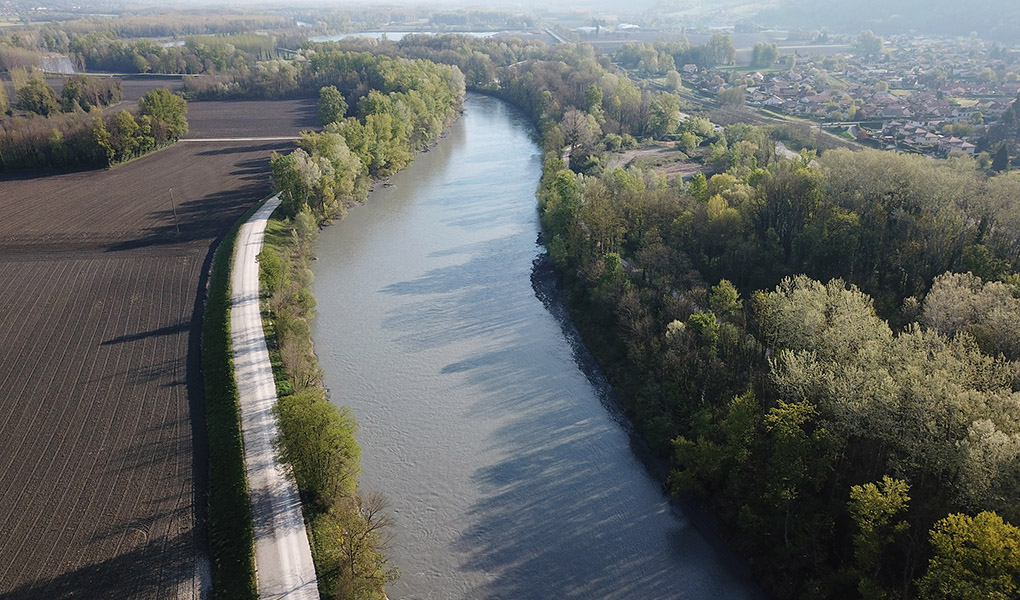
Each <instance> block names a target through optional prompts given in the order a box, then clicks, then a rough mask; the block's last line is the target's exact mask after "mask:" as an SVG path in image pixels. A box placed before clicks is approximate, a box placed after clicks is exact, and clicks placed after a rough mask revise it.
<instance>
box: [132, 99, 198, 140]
mask: <svg viewBox="0 0 1020 600" xmlns="http://www.w3.org/2000/svg"><path fill="white" fill-rule="evenodd" d="M138 105H139V106H140V107H141V114H142V115H143V116H149V117H151V118H152V137H153V138H155V143H156V145H157V146H162V145H164V144H167V143H169V142H174V141H177V140H178V139H179V138H180V137H181V136H182V135H184V134H185V133H188V119H187V116H186V115H187V113H188V103H187V102H186V101H185V100H184V98H182V97H180V96H178V95H176V94H174V93H172V92H171V91H170V90H168V89H166V88H157V89H154V90H152V91H150V92H147V93H146V94H145V95H144V96H142V98H141V99H140V100H139V101H138Z"/></svg>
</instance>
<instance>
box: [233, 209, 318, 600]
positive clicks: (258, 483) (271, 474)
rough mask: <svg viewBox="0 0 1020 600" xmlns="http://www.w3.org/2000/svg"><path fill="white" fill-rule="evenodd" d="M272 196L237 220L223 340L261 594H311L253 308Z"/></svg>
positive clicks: (311, 578) (312, 598)
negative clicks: (235, 400)
mask: <svg viewBox="0 0 1020 600" xmlns="http://www.w3.org/2000/svg"><path fill="white" fill-rule="evenodd" d="M279 205H280V199H279V196H274V197H273V198H272V199H271V200H269V201H267V202H266V203H265V204H264V205H263V206H262V208H260V209H259V210H258V211H257V212H256V213H255V214H254V215H253V216H252V218H251V219H249V220H248V222H247V223H245V224H244V225H243V226H242V227H241V231H240V232H239V233H238V236H237V248H236V250H235V254H234V269H233V272H232V273H231V279H230V284H231V292H230V293H231V309H230V342H231V345H232V348H233V354H234V374H235V376H236V377H237V391H238V395H239V397H240V405H241V428H242V431H243V434H244V462H245V468H246V470H247V473H248V487H249V489H250V493H251V503H252V519H253V521H254V525H255V568H256V570H257V572H258V589H259V598H261V599H263V600H268V599H277V598H286V599H288V600H319V590H318V586H317V583H316V579H315V567H314V565H313V564H312V553H311V549H310V548H309V546H308V534H307V532H306V531H305V523H304V520H303V519H302V516H301V500H300V498H299V496H298V491H297V486H296V485H295V483H294V479H293V477H292V476H290V475H289V474H288V473H287V471H285V470H284V468H283V466H282V465H280V463H279V462H277V460H276V451H275V450H274V448H273V441H274V440H275V439H276V437H277V424H276V417H275V416H274V415H273V413H272V408H273V405H275V404H276V383H275V381H274V379H273V368H272V366H271V365H270V363H269V351H268V350H267V349H266V338H265V335H264V333H263V331H262V315H261V314H260V312H259V266H258V262H257V261H256V257H257V256H258V253H259V252H260V251H261V250H262V242H263V240H264V239H265V229H266V221H267V219H268V218H269V215H270V214H272V212H273V210H275V209H276V207H277V206H279Z"/></svg>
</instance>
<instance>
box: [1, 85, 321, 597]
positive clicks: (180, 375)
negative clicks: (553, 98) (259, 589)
mask: <svg viewBox="0 0 1020 600" xmlns="http://www.w3.org/2000/svg"><path fill="white" fill-rule="evenodd" d="M204 104H205V105H206V108H207V109H208V111H209V112H208V113H206V114H209V113H211V114H213V115H215V114H219V115H221V117H220V121H217V118H216V117H215V116H212V117H208V118H207V120H206V121H204V122H203V121H202V118H201V115H202V114H203V110H205V109H203V108H199V107H200V106H201V105H202V104H201V103H195V104H192V105H189V109H191V110H193V111H194V112H193V113H192V114H196V113H197V114H198V115H199V116H200V118H199V119H198V121H197V123H199V124H201V123H207V124H201V125H198V126H196V125H192V131H193V133H194V134H198V135H201V136H202V137H212V136H213V134H212V133H208V132H207V131H205V130H203V128H206V127H208V128H209V130H211V131H213V132H216V133H215V135H221V133H219V132H220V131H222V128H226V129H231V130H233V128H236V127H238V126H237V125H236V124H234V123H235V121H234V120H233V119H231V118H227V117H228V116H230V115H231V114H232V113H231V111H230V110H226V109H223V108H220V107H212V106H211V105H210V103H204ZM231 104H234V105H235V106H236V104H237V103H231ZM231 104H227V106H228V107H229V106H230V105H231ZM313 104H314V103H313ZM250 108H251V110H252V111H257V113H258V115H259V116H260V118H259V119H258V120H252V119H248V118H247V117H248V116H250V115H242V117H243V118H242V120H241V122H244V121H247V122H251V123H253V124H258V123H265V124H269V123H284V124H291V123H293V122H294V118H293V115H291V111H292V109H293V104H292V103H275V102H258V103H253V104H252V106H251V107H250ZM256 126H257V125H253V126H252V128H250V129H248V130H247V131H244V132H243V133H244V136H246V137H254V136H258V135H262V132H261V131H258V130H255V127H256ZM266 126H268V125H266ZM302 126H303V125H302ZM218 127H219V128H221V129H217V128H218ZM277 127H278V129H277V131H279V132H281V133H282V134H284V135H292V134H295V133H296V132H297V129H299V128H300V127H297V126H294V127H293V128H291V129H288V127H291V125H277ZM238 131H239V133H240V130H238ZM289 147H290V144H288V143H244V144H236V143H235V144H209V143H202V144H194V143H193V144H178V145H176V146H174V147H171V148H169V149H166V150H163V151H161V152H157V153H155V154H152V155H149V156H147V157H144V158H142V159H139V160H136V161H134V162H131V163H128V164H125V165H121V166H119V167H116V168H114V169H112V170H109V171H91V172H80V173H66V174H57V175H49V176H46V175H38V174H37V175H34V176H33V175H20V176H16V177H14V178H12V177H10V176H8V177H7V178H6V179H4V178H0V214H2V215H4V218H3V219H0V311H2V312H0V314H2V321H0V347H2V348H3V352H2V353H0V385H2V389H3V390H4V392H5V393H4V394H3V396H0V440H3V444H0V555H2V556H3V560H2V561H0V599H2V600H14V599H18V600H20V599H23V598H24V599H36V598H38V599H40V600H43V599H46V600H50V599H65V598H66V599H70V598H143V599H149V598H152V599H164V598H166V599H178V598H186V599H192V598H195V599H197V598H200V597H202V595H203V588H204V587H206V586H207V585H208V575H207V574H208V565H207V560H206V559H205V547H206V540H205V530H204V510H205V502H206V499H205V486H206V479H207V460H208V457H207V454H206V440H205V404H204V398H203V396H202V392H201V389H202V388H201V375H200V372H199V354H198V353H199V345H198V344H199V332H200V325H201V316H202V314H201V306H200V303H199V302H198V301H199V300H200V299H201V298H202V296H203V294H204V286H205V276H206V272H207V270H208V264H209V260H210V258H211V248H212V246H213V245H214V243H215V241H216V240H217V239H218V238H219V237H221V236H222V235H223V234H224V233H225V232H226V231H227V230H228V229H229V227H230V225H231V224H232V223H233V222H234V221H235V220H236V219H237V218H238V217H239V216H240V215H241V214H243V213H244V211H245V210H246V209H247V208H249V207H250V206H251V205H252V203H253V202H255V201H256V200H258V199H260V198H262V197H264V196H265V195H266V194H267V193H268V192H269V177H268V170H269V165H268V157H269V154H270V153H271V152H272V151H273V150H286V149H287V148H289ZM171 187H172V188H173V199H174V205H171V202H170V200H171V199H170V194H169V189H170V188H171ZM174 208H176V222H175V217H174ZM206 591H207V590H206Z"/></svg>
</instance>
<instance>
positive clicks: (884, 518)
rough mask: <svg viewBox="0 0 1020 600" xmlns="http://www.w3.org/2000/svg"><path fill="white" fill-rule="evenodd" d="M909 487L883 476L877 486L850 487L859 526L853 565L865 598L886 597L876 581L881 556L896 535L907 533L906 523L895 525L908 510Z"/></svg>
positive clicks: (852, 505) (853, 508) (856, 523)
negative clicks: (895, 520)
mask: <svg viewBox="0 0 1020 600" xmlns="http://www.w3.org/2000/svg"><path fill="white" fill-rule="evenodd" d="M909 491H910V486H909V485H908V484H907V482H905V481H902V480H900V479H893V478H891V477H889V476H888V475H883V476H882V480H881V481H879V482H878V483H877V484H875V483H865V484H864V485H855V486H853V487H851V488H850V502H849V504H848V505H847V507H848V509H849V510H850V516H851V517H853V520H854V524H855V525H856V527H857V533H855V534H854V562H855V563H856V566H855V570H856V571H857V576H858V578H859V579H858V584H857V586H858V591H859V592H860V593H861V597H862V598H881V597H883V596H885V595H886V594H885V593H884V590H882V589H881V588H880V586H879V584H878V582H877V579H878V575H879V570H880V569H881V567H882V553H883V551H884V550H885V548H886V547H887V546H888V545H889V544H891V543H892V541H893V537H894V535H896V534H897V533H901V532H904V531H906V530H907V529H908V528H909V525H908V524H907V522H906V521H899V522H896V523H893V519H894V518H895V517H896V515H898V514H900V513H902V512H903V511H905V510H907V505H908V503H909V502H910V496H908V495H907V492H909Z"/></svg>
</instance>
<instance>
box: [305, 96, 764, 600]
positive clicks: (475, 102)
mask: <svg viewBox="0 0 1020 600" xmlns="http://www.w3.org/2000/svg"><path fill="white" fill-rule="evenodd" d="M540 175H541V152H540V149H539V148H538V146H537V145H536V143H535V141H534V140H533V138H532V129H531V127H530V125H529V123H528V122H527V120H526V119H525V118H524V117H523V116H522V115H521V114H519V113H518V112H517V111H515V110H514V109H513V108H512V107H510V106H508V105H506V104H504V103H502V102H500V101H498V100H495V99H493V98H489V97H484V96H475V95H471V96H469V97H468V100H467V102H466V109H465V112H464V115H463V117H462V118H461V119H460V120H459V121H458V122H457V123H456V124H455V125H454V126H453V127H452V128H451V129H450V131H449V132H448V134H447V136H446V137H445V139H443V140H442V141H441V142H440V143H439V145H438V146H436V147H435V148H433V149H432V150H431V151H429V152H428V153H425V154H423V155H421V156H419V157H418V158H417V159H416V160H415V162H414V163H413V164H412V165H411V166H410V167H409V168H408V169H406V170H405V171H403V172H401V173H399V174H398V175H396V176H394V177H393V178H392V180H391V181H390V182H389V184H384V183H378V184H376V190H375V192H374V193H373V194H372V195H371V196H370V198H369V200H368V202H367V203H366V204H365V205H364V206H359V207H355V208H354V209H352V210H351V211H350V214H349V215H348V216H347V218H346V219H345V220H344V221H342V222H340V223H339V224H337V225H335V226H331V227H328V228H326V229H325V230H324V231H323V234H322V237H321V240H320V242H319V248H318V261H317V262H315V263H314V271H315V283H314V289H313V291H314V293H315V296H316V297H317V298H318V302H319V304H318V311H319V316H318V319H317V321H316V322H315V324H314V325H313V338H314V340H315V344H316V350H317V352H318V354H319V358H320V360H321V362H322V366H323V368H324V369H325V373H326V383H327V385H328V387H329V388H330V390H331V395H332V400H333V401H334V402H336V403H338V404H344V405H347V406H350V407H351V408H352V409H353V410H354V412H355V413H356V415H357V417H358V420H359V422H360V424H361V431H360V434H359V439H360V442H361V446H362V477H361V483H362V487H363V488H364V489H368V490H376V491H381V492H383V493H384V494H385V495H386V496H388V498H389V500H390V505H391V511H392V513H393V515H394V516H395V518H396V525H395V527H394V529H393V533H394V540H393V545H392V549H391V550H390V552H389V556H390V557H391V562H392V564H394V565H396V566H397V567H398V568H399V569H400V571H401V573H402V577H401V579H400V580H399V581H397V582H396V583H394V584H392V585H391V586H390V587H389V596H390V598H393V599H394V600H395V599H397V598H436V599H449V598H465V599H466V598H512V599H527V598H536V599H539V598H712V599H728V598H751V597H757V596H758V594H757V593H756V592H755V590H754V589H753V586H751V585H749V584H748V583H747V582H746V579H745V577H744V576H743V575H742V574H741V571H742V569H741V568H740V567H739V565H736V564H735V562H734V561H733V560H732V558H728V557H726V555H725V552H720V551H719V550H718V544H716V543H714V542H710V541H709V540H707V539H706V537H705V536H704V535H702V533H700V532H699V530H698V529H696V528H694V527H693V526H692V525H691V523H690V520H689V519H688V518H687V517H686V516H685V515H684V514H683V513H682V512H681V511H680V509H679V508H677V507H675V506H671V504H670V502H669V499H668V498H667V497H666V496H665V495H664V494H663V492H662V490H661V485H660V482H659V481H658V480H657V479H655V478H654V477H653V476H651V475H650V474H649V473H648V471H647V469H646V468H645V466H644V464H643V463H642V462H641V460H640V459H639V458H638V455H637V454H636V453H635V452H634V450H633V449H632V440H631V438H630V436H629V433H628V428H627V426H626V422H625V421H623V420H622V419H621V417H620V416H619V411H618V410H616V409H615V407H614V405H613V403H612V401H611V400H610V395H609V390H608V388H607V386H606V385H605V383H604V381H603V380H602V379H601V378H600V377H599V376H598V374H597V372H592V370H591V369H586V368H585V365H586V364H591V361H590V357H588V356H587V352H586V350H585V349H584V347H583V345H581V344H580V343H579V341H578V339H577V337H576V333H573V330H572V327H571V326H570V325H569V322H564V320H563V319H564V317H563V314H562V310H561V308H560V309H558V308H557V303H556V302H555V299H553V300H550V298H548V297H546V291H545V290H544V289H543V287H544V286H543V285H542V284H541V283H540V282H538V280H539V279H541V278H540V277H535V273H534V269H535V263H536V259H537V258H538V257H539V256H540V255H541V254H542V253H543V252H544V249H543V248H542V247H541V245H539V244H538V242H537V241H536V240H537V237H538V232H539V224H538V218H537V213H536V207H535V204H536V200H535V189H536V187H537V184H538V179H539V177H540ZM533 279H534V280H536V283H535V284H533ZM550 309H552V310H550ZM586 371H587V372H588V375H586V374H585V373H586Z"/></svg>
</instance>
